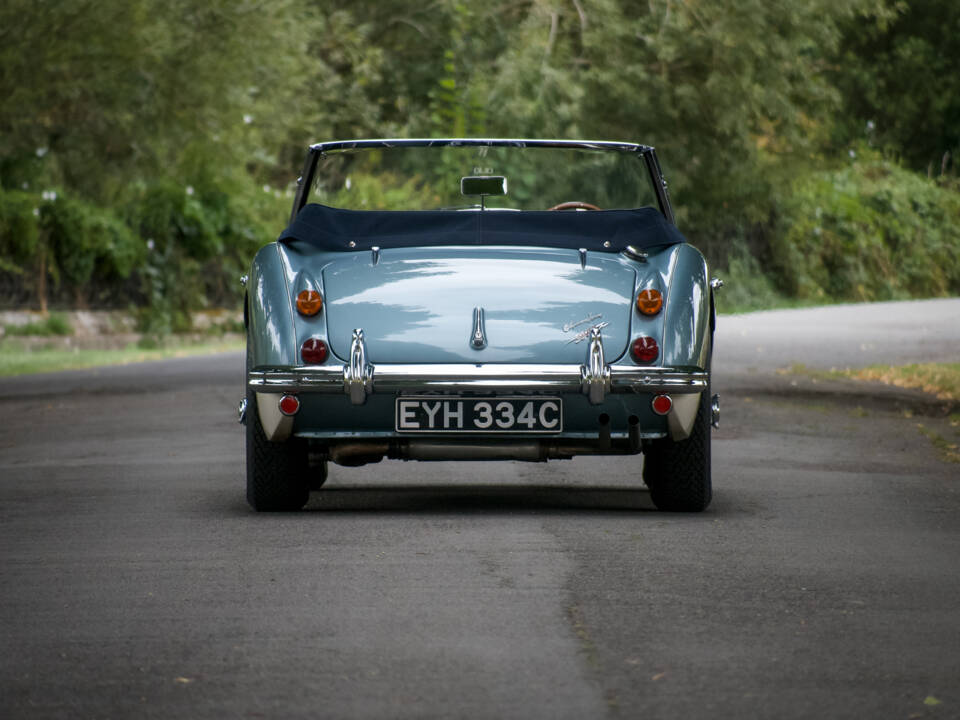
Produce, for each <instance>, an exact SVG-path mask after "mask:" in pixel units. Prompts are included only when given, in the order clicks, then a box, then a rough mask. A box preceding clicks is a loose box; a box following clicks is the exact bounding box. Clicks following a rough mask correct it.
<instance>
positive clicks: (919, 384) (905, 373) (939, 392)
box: [834, 363, 960, 402]
mask: <svg viewBox="0 0 960 720" xmlns="http://www.w3.org/2000/svg"><path fill="white" fill-rule="evenodd" d="M834 372H835V373H836V374H837V375H838V376H840V377H849V378H853V379H854V380H866V381H868V382H880V383H883V384H884V385H895V386H896V387H903V388H916V389H918V390H923V391H924V392H926V393H929V394H931V395H935V396H936V397H938V398H939V399H941V400H950V401H952V402H960V363H921V364H915V365H899V366H895V365H871V366H870V367H865V368H861V369H859V370H850V369H847V370H837V371H834Z"/></svg>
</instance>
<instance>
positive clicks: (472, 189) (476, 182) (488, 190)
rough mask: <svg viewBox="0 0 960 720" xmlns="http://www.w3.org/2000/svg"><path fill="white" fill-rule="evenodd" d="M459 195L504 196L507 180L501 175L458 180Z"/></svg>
mask: <svg viewBox="0 0 960 720" xmlns="http://www.w3.org/2000/svg"><path fill="white" fill-rule="evenodd" d="M460 194H461V195H506V194H507V179H506V178H505V177H504V176H503V175H480V176H471V177H462V178H460Z"/></svg>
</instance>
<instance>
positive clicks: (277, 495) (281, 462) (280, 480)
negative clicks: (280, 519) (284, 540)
mask: <svg viewBox="0 0 960 720" xmlns="http://www.w3.org/2000/svg"><path fill="white" fill-rule="evenodd" d="M309 474H310V468H309V465H308V462H307V447H306V443H305V442H304V441H303V440H302V439H300V438H290V439H288V440H285V441H284V442H271V441H270V440H267V436H266V435H265V434H264V432H263V426H262V425H261V424H260V413H259V412H257V395H256V393H254V392H251V391H249V390H248V391H247V502H248V503H250V507H252V508H253V509H254V510H257V511H259V512H290V511H294V510H300V509H301V508H302V507H303V506H304V505H306V504H307V500H308V499H309V497H310V477H309Z"/></svg>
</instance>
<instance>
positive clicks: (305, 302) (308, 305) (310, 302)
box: [297, 290, 323, 317]
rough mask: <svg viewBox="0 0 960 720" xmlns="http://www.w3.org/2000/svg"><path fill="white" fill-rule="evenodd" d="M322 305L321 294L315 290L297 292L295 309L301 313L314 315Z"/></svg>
mask: <svg viewBox="0 0 960 720" xmlns="http://www.w3.org/2000/svg"><path fill="white" fill-rule="evenodd" d="M322 307H323V296H321V295H320V293H318V292H317V291H316V290H301V291H300V292H299V293H297V311H298V312H299V313H300V314H301V315H306V316H308V317H309V316H311V315H316V314H317V313H318V312H320V308H322Z"/></svg>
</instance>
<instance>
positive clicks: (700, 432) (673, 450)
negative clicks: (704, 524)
mask: <svg viewBox="0 0 960 720" xmlns="http://www.w3.org/2000/svg"><path fill="white" fill-rule="evenodd" d="M710 398H711V395H710V385H709V383H708V384H707V389H706V390H704V391H703V392H702V393H701V394H700V406H699V408H698V409H697V419H696V420H695V421H694V423H693V430H692V431H691V432H690V437H688V438H687V439H686V440H671V439H670V438H663V439H660V440H654V441H653V442H652V443H650V444H649V445H648V446H646V447H645V448H644V451H643V453H644V458H643V481H644V482H645V483H646V484H647V487H648V488H650V498H651V499H652V500H653V504H654V505H656V506H657V509H658V510H666V511H668V512H702V511H703V510H706V509H707V506H708V505H709V504H710V500H711V498H712V497H713V484H712V481H711V479H710V419H711V408H710Z"/></svg>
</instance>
